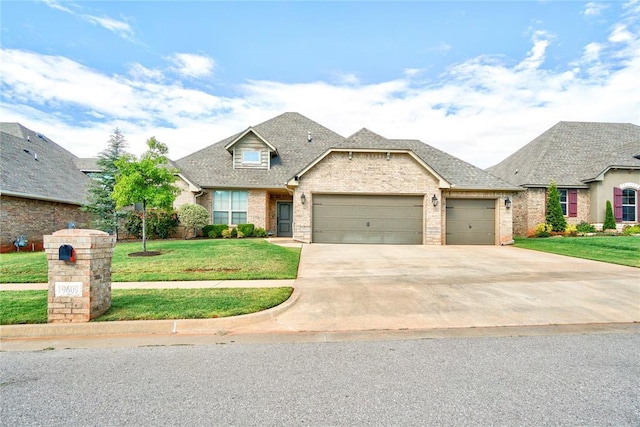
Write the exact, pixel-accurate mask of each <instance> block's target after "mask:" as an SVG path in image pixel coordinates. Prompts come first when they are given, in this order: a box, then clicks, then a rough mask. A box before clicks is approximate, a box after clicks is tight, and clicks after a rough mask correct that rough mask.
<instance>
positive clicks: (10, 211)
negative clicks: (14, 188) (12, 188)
mask: <svg viewBox="0 0 640 427" xmlns="http://www.w3.org/2000/svg"><path fill="white" fill-rule="evenodd" d="M69 222H73V223H74V224H75V226H76V228H82V227H87V226H89V224H90V222H91V215H89V214H88V213H86V212H82V211H81V210H80V207H79V206H77V205H71V204H66V203H56V202H47V201H43V200H35V199H24V198H20V197H11V196H5V195H2V196H0V236H1V238H0V251H1V252H13V251H15V250H16V248H15V246H14V245H13V240H14V239H15V238H16V236H19V235H25V236H27V239H28V243H27V247H26V248H24V250H29V251H30V250H32V248H33V250H36V251H39V250H42V248H43V241H42V236H44V235H45V234H51V233H53V232H54V231H56V230H60V229H63V228H67V224H68V223H69ZM21 250H22V249H21Z"/></svg>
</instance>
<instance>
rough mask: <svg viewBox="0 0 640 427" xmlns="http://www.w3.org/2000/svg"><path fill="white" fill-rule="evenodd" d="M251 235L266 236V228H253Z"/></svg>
mask: <svg viewBox="0 0 640 427" xmlns="http://www.w3.org/2000/svg"><path fill="white" fill-rule="evenodd" d="M253 237H267V230H265V229H264V228H262V227H258V228H256V229H255V230H253Z"/></svg>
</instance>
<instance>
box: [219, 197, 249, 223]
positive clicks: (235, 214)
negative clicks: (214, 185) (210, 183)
mask: <svg viewBox="0 0 640 427" xmlns="http://www.w3.org/2000/svg"><path fill="white" fill-rule="evenodd" d="M248 199H249V193H248V192H247V191H225V190H216V191H214V192H213V223H214V224H227V225H232V224H233V225H238V224H246V223H247V205H248Z"/></svg>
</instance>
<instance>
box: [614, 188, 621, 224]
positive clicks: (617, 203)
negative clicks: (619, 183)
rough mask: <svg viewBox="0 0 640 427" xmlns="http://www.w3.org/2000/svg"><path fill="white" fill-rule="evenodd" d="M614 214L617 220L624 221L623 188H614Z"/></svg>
mask: <svg viewBox="0 0 640 427" xmlns="http://www.w3.org/2000/svg"><path fill="white" fill-rule="evenodd" d="M613 216H614V217H615V219H616V222H622V189H620V188H618V187H614V188H613Z"/></svg>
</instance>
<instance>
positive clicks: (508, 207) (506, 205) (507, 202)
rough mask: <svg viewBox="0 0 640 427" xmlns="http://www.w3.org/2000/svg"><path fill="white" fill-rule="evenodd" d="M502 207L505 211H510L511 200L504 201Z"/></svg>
mask: <svg viewBox="0 0 640 427" xmlns="http://www.w3.org/2000/svg"><path fill="white" fill-rule="evenodd" d="M504 207H505V208H507V209H511V199H510V198H508V197H507V198H506V199H504Z"/></svg>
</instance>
